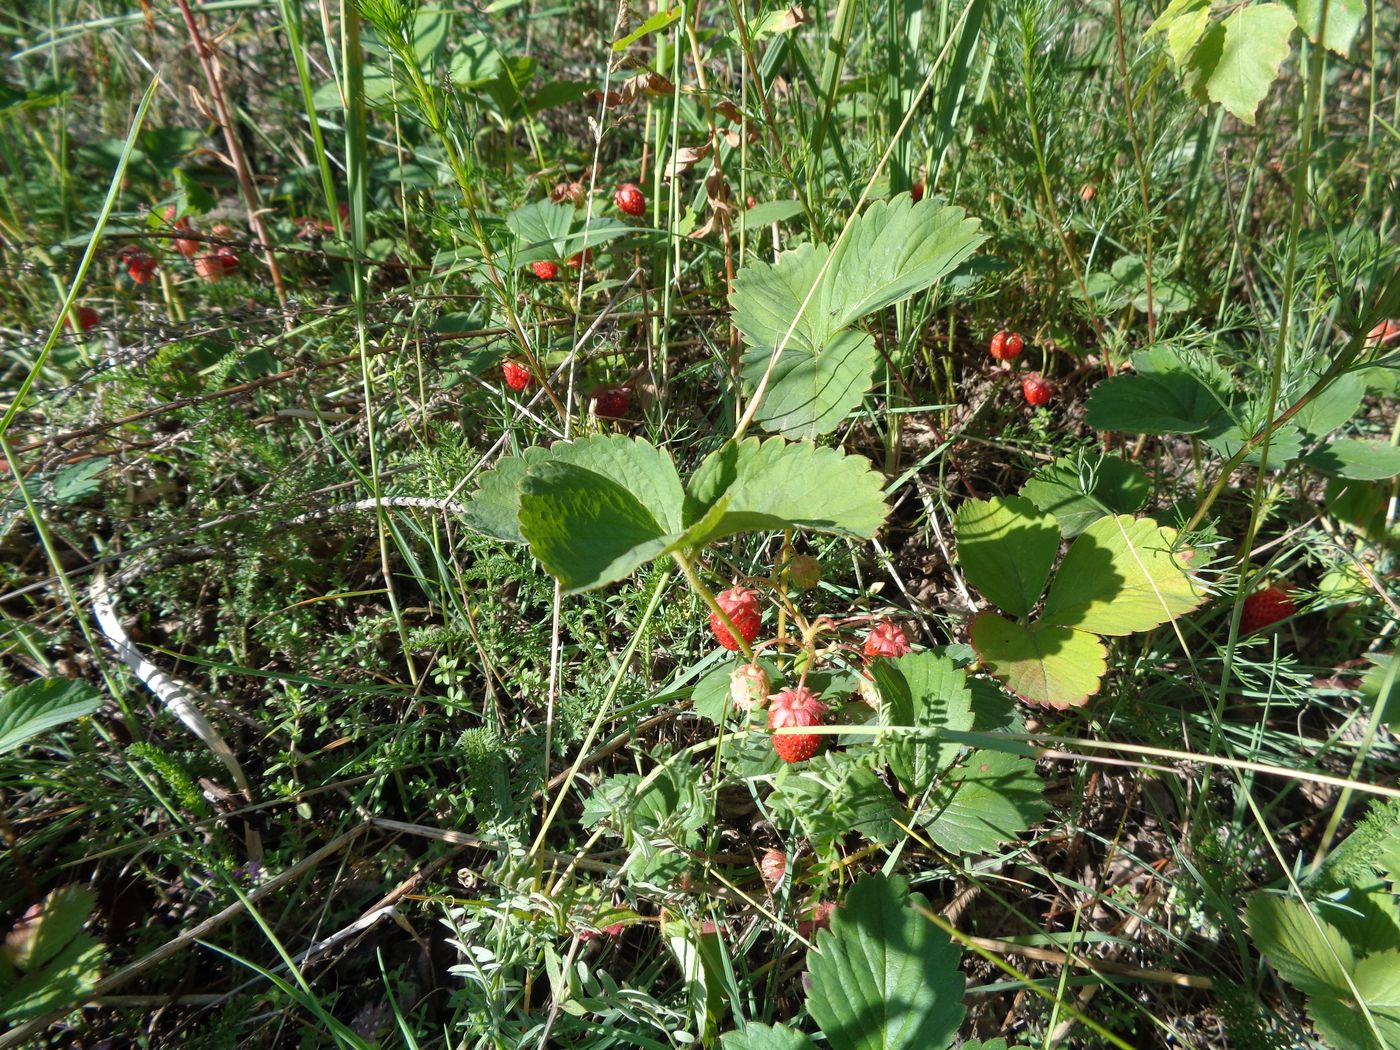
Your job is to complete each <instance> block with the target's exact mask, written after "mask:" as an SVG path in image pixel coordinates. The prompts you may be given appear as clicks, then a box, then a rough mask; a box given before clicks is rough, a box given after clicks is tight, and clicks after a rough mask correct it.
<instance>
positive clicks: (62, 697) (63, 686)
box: [0, 678, 102, 755]
mask: <svg viewBox="0 0 1400 1050" xmlns="http://www.w3.org/2000/svg"><path fill="white" fill-rule="evenodd" d="M101 706H102V694H101V693H100V692H98V690H96V689H94V688H93V687H92V686H91V685H89V684H88V683H87V682H84V681H80V680H79V679H76V678H36V679H34V680H32V681H29V682H25V683H24V684H23V685H18V686H15V687H14V688H13V689H9V690H6V692H5V694H4V696H0V755H3V754H5V752H7V751H13V750H14V749H15V748H17V747H19V746H20V745H21V744H23V743H24V742H25V741H27V740H31V739H33V738H34V737H36V736H38V735H39V734H40V733H46V732H48V731H49V730H50V729H54V728H56V727H58V726H61V725H63V724H64V723H65V722H72V721H75V720H76V719H79V718H82V717H83V716H85V715H90V714H92V713H93V712H94V711H96V710H97V709H98V708H99V707H101Z"/></svg>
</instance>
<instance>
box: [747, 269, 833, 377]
mask: <svg viewBox="0 0 1400 1050" xmlns="http://www.w3.org/2000/svg"><path fill="white" fill-rule="evenodd" d="M830 254H831V248H830V246H829V245H825V244H819V245H813V244H803V245H800V246H799V247H797V248H794V249H793V250H791V251H786V252H783V253H782V254H781V255H779V256H778V261H777V262H776V263H769V262H761V261H755V262H751V263H749V264H748V265H747V266H745V267H744V268H743V269H741V270H740V271H739V273H738V275H737V276H736V277H735V278H734V291H733V292H732V293H731V294H730V296H729V304H730V306H732V307H733V309H734V316H733V322H734V327H736V328H738V329H739V331H740V332H741V333H742V334H743V336H744V341H745V342H747V343H748V344H749V345H750V346H755V347H766V348H767V350H768V352H769V353H771V352H772V349H773V347H775V346H777V345H778V344H779V343H781V342H782V341H783V337H784V336H786V335H787V331H788V327H789V326H790V325H791V324H792V321H793V318H794V317H797V311H798V308H799V307H800V306H801V305H802V300H803V299H804V298H805V297H806V296H807V292H808V290H809V289H811V288H813V287H815V288H816V291H815V292H813V293H812V299H811V302H809V303H808V304H807V309H806V310H804V311H802V316H801V317H800V318H799V319H798V321H797V325H796V327H795V328H793V332H792V335H791V336H790V337H788V340H787V343H786V344H785V346H784V349H796V350H805V351H807V352H808V353H809V354H816V353H818V352H819V351H821V350H823V349H824V348H825V347H826V344H827V342H828V341H829V340H830V338H831V337H832V336H833V335H835V334H836V332H838V331H839V330H840V329H841V328H842V326H841V325H838V324H835V323H834V322H833V321H832V310H831V301H830V295H831V284H832V281H831V273H830V271H828V273H827V275H826V276H825V277H823V278H822V279H821V280H820V281H818V279H817V278H818V275H819V274H820V273H821V269H822V266H823V265H824V264H825V263H826V260H827V258H828V256H830Z"/></svg>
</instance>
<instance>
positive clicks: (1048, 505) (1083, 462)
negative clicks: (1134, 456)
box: [1021, 456, 1151, 539]
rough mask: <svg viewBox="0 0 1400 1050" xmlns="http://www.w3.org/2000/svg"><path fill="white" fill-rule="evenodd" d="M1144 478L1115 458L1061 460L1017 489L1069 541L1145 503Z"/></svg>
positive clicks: (1147, 487) (1131, 465)
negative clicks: (1049, 517)
mask: <svg viewBox="0 0 1400 1050" xmlns="http://www.w3.org/2000/svg"><path fill="white" fill-rule="evenodd" d="M1150 490H1151V485H1150V484H1149V483H1148V480H1147V475H1146V474H1144V473H1143V472H1142V468H1141V467H1139V466H1137V465H1136V464H1134V463H1129V462H1127V461H1126V460H1123V459H1119V458H1118V457H1117V456H1101V457H1099V459H1098V460H1097V461H1090V460H1089V459H1078V460H1077V459H1070V458H1068V457H1061V458H1060V459H1057V460H1055V462H1054V463H1051V464H1050V465H1049V466H1046V467H1042V468H1040V470H1037V471H1036V472H1035V474H1033V475H1032V476H1031V479H1030V480H1029V481H1027V482H1026V483H1025V485H1023V486H1022V487H1021V495H1023V496H1025V497H1026V498H1027V499H1028V500H1030V501H1031V502H1032V503H1034V504H1035V505H1036V507H1038V508H1039V509H1040V510H1042V511H1044V512H1045V513H1046V514H1053V515H1054V516H1055V520H1056V521H1058V522H1059V523H1060V532H1061V533H1062V534H1063V535H1064V536H1065V538H1066V539H1073V538H1074V537H1075V536H1078V535H1079V534H1080V533H1081V532H1083V531H1084V530H1085V529H1086V528H1088V527H1089V526H1090V525H1092V524H1093V523H1094V522H1096V521H1098V520H1099V519H1100V518H1103V517H1107V516H1108V515H1109V514H1114V513H1117V514H1131V513H1132V512H1133V511H1135V510H1137V509H1139V508H1140V507H1141V506H1142V505H1143V503H1144V502H1145V501H1146V500H1147V494H1148V492H1149V491H1150Z"/></svg>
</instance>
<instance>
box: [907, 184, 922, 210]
mask: <svg viewBox="0 0 1400 1050" xmlns="http://www.w3.org/2000/svg"><path fill="white" fill-rule="evenodd" d="M909 196H910V197H911V198H912V199H913V201H914V203H915V204H918V203H919V201H921V200H923V199H924V184H923V180H922V179H921V180H920V181H918V182H916V183H914V185H912V186H910V187H909Z"/></svg>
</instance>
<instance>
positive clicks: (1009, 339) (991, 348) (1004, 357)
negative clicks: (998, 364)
mask: <svg viewBox="0 0 1400 1050" xmlns="http://www.w3.org/2000/svg"><path fill="white" fill-rule="evenodd" d="M1025 345H1026V344H1025V340H1023V339H1022V338H1021V336H1020V334H1019V333H1017V332H1008V331H1006V330H1005V329H1002V330H1001V331H1000V332H998V333H997V334H996V335H994V336H992V341H991V342H990V343H988V344H987V352H988V353H990V354H991V355H992V356H993V357H995V358H996V359H997V360H998V361H1011V360H1013V359H1015V358H1017V357H1020V356H1021V351H1022V350H1023V349H1024V348H1025Z"/></svg>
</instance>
